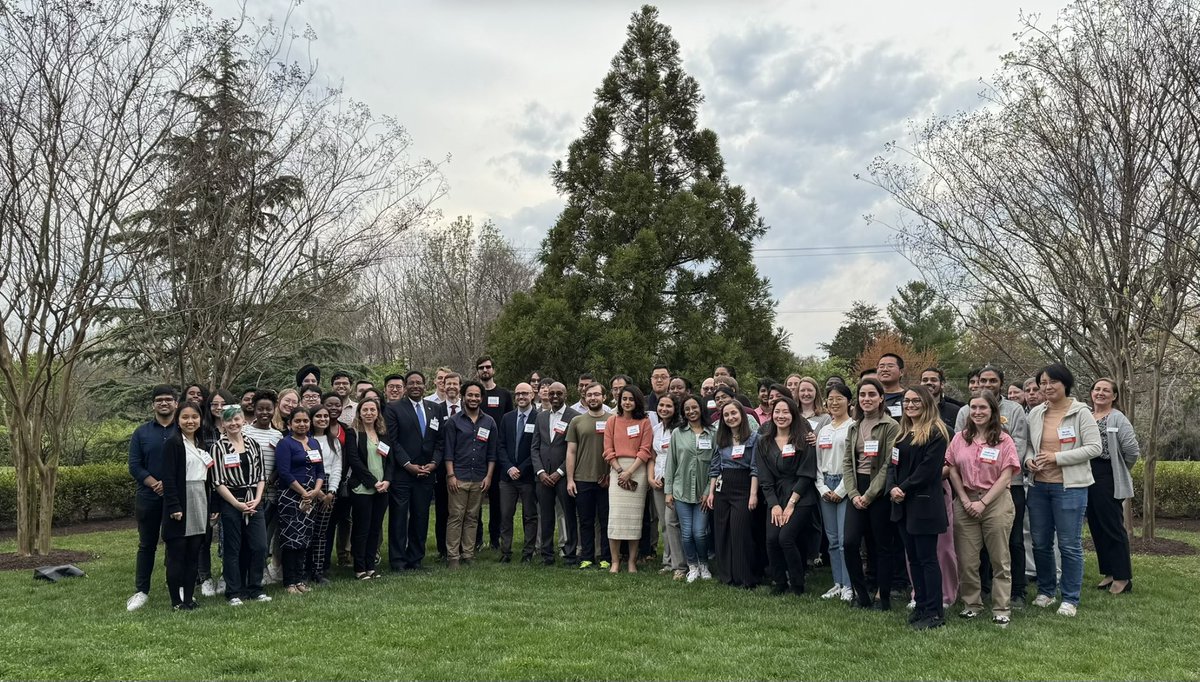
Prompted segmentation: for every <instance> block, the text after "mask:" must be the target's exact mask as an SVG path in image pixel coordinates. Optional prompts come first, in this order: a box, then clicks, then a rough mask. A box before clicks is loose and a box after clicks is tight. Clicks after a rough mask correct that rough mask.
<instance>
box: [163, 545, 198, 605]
mask: <svg viewBox="0 0 1200 682" xmlns="http://www.w3.org/2000/svg"><path fill="white" fill-rule="evenodd" d="M165 542H166V545H167V592H168V593H169V594H170V596H171V606H178V605H180V604H188V603H191V602H192V601H194V597H195V594H196V575H197V574H198V573H199V572H200V547H201V546H202V545H203V544H204V534H203V533H201V534H199V535H188V536H185V537H180V538H171V539H170V540H166V541H165ZM180 590H182V591H183V596H182V597H181V596H180V595H179V592H180Z"/></svg>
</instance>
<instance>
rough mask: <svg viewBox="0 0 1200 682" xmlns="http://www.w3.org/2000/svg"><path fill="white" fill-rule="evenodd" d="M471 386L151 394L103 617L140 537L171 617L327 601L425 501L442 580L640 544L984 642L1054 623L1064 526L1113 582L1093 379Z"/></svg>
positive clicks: (400, 534) (1113, 391)
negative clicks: (293, 600) (338, 579)
mask: <svg viewBox="0 0 1200 682" xmlns="http://www.w3.org/2000/svg"><path fill="white" fill-rule="evenodd" d="M495 372H496V368H495V364H494V362H493V360H492V359H491V358H490V357H487V356H484V357H481V358H479V360H478V361H477V362H476V366H475V372H474V374H473V376H472V377H471V378H464V377H463V376H462V375H460V374H459V373H457V372H455V371H454V370H452V369H450V368H447V367H440V368H438V369H437V371H436V373H435V374H434V380H433V384H434V386H433V388H434V390H433V391H432V392H428V388H429V387H428V386H427V383H426V376H425V374H424V373H423V372H420V371H417V370H413V371H410V372H408V373H406V374H404V375H399V374H396V375H391V376H388V377H386V378H385V379H384V382H383V387H382V392H381V390H380V389H379V388H376V387H375V385H374V384H372V383H371V382H369V381H361V380H360V381H358V382H355V381H353V377H351V376H350V375H349V374H347V373H345V372H338V373H336V374H334V375H333V377H332V378H331V380H330V383H329V390H327V391H326V390H324V389H323V388H322V375H321V370H320V368H318V367H316V366H313V365H308V366H306V367H303V368H301V369H300V371H299V372H298V373H297V375H296V386H295V387H288V388H285V389H283V390H281V391H278V392H276V391H273V390H268V389H261V388H252V389H247V390H245V391H243V392H242V393H241V397H240V399H238V398H236V397H235V396H234V395H233V394H231V393H230V392H228V391H227V390H217V391H215V392H212V393H211V394H210V393H209V392H208V390H206V388H205V387H203V386H200V385H195V384H194V385H190V386H186V387H184V389H183V391H182V392H180V391H178V390H177V389H176V388H175V387H173V386H168V385H162V386H158V387H156V388H155V389H154V391H153V405H152V407H153V418H152V419H151V420H150V421H148V422H147V423H146V424H144V425H142V426H140V427H139V428H138V429H137V430H136V431H135V433H134V434H133V438H132V440H131V442H130V452H129V471H130V474H131V475H132V476H133V478H134V479H135V480H136V481H137V488H138V489H137V498H136V517H137V523H138V530H139V542H138V556H137V569H136V576H135V589H136V591H135V593H134V595H133V596H132V597H130V598H129V600H128V602H127V608H128V609H129V610H130V611H133V610H136V609H138V608H141V607H142V606H143V605H145V604H146V602H147V600H148V598H149V595H150V579H151V574H152V571H153V567H154V559H155V553H156V550H157V546H158V542H159V539H160V537H161V539H162V540H163V541H164V542H165V545H166V566H167V571H166V573H167V576H166V582H167V588H168V594H169V597H170V601H171V604H172V606H173V608H175V609H177V610H180V611H188V610H192V609H194V608H196V606H197V601H196V599H195V591H196V589H197V587H199V589H200V591H201V594H203V595H205V596H214V595H216V594H218V593H223V595H224V598H225V599H226V600H227V602H228V603H229V604H230V605H233V606H240V605H242V604H244V603H245V602H247V601H270V600H271V597H270V596H269V595H267V593H266V592H265V591H264V585H267V584H269V583H271V582H276V581H278V582H280V583H282V586H283V588H284V590H285V592H286V593H288V594H292V595H301V594H304V593H306V592H308V591H309V590H311V589H313V588H314V587H317V586H320V585H323V584H325V583H327V582H328V581H329V579H330V573H331V566H332V565H333V564H334V561H335V559H336V561H337V562H338V563H340V564H342V565H345V566H349V567H352V570H353V575H354V577H355V578H356V579H358V580H372V579H375V578H378V577H381V576H382V575H383V572H384V571H383V568H382V567H381V559H382V557H383V556H386V558H387V569H389V571H390V572H393V573H395V572H404V571H417V570H422V569H423V568H424V566H425V554H426V543H427V540H428V534H429V527H430V525H431V524H430V508H431V507H432V508H433V519H432V521H433V523H432V525H433V527H434V534H435V537H436V546H437V551H438V560H439V561H441V562H444V563H445V565H446V566H448V567H449V568H450V569H462V568H464V567H466V566H469V565H470V564H471V563H472V562H473V561H475V560H476V558H477V556H479V555H478V553H479V552H480V551H481V549H482V548H483V546H484V545H485V543H486V544H487V545H488V546H489V547H491V548H492V549H493V550H495V551H496V552H497V553H498V556H499V561H500V562H501V563H510V562H513V561H520V562H522V563H538V564H542V565H545V566H553V565H555V564H556V563H559V562H560V561H561V563H562V564H564V565H566V566H570V567H577V568H578V569H581V570H587V569H593V568H598V569H603V570H607V571H609V572H611V573H618V572H620V570H621V568H622V566H624V567H625V570H626V571H628V572H636V571H637V570H638V564H639V563H642V565H643V566H645V562H646V561H648V560H649V561H653V562H657V561H659V559H660V557H659V554H658V548H659V545H660V541H661V549H662V552H661V566H660V567H659V571H660V572H661V573H663V574H666V575H670V576H671V577H673V578H674V579H675V580H678V581H680V582H684V583H693V582H695V581H698V580H700V581H703V580H711V579H713V578H714V577H715V579H716V580H718V581H720V582H722V583H725V584H728V585H732V586H738V587H742V588H748V589H753V588H755V587H757V586H759V585H760V584H764V583H766V584H769V585H770V586H771V590H772V592H773V593H775V594H780V595H783V594H787V593H794V594H803V593H805V591H806V589H807V585H808V580H807V577H808V574H810V573H811V572H812V571H813V570H815V567H823V566H828V567H829V570H830V572H831V573H832V579H833V585H832V587H831V588H830V589H829V590H828V591H826V592H825V593H823V594H822V595H821V598H823V599H834V600H841V601H844V602H847V604H848V605H849V606H851V607H859V608H873V609H877V610H889V609H891V608H892V607H893V600H894V599H899V600H900V601H901V603H903V602H904V601H907V602H908V607H909V609H910V610H911V614H910V616H909V623H910V624H911V625H912V627H914V628H916V629H922V630H923V629H929V628H936V627H940V626H942V625H943V624H944V623H945V618H946V610H947V609H948V608H950V607H951V606H952V605H954V604H955V603H957V602H959V601H961V610H960V611H958V616H959V617H961V618H964V619H971V618H976V617H978V616H980V615H982V614H984V613H985V608H987V607H986V605H985V600H988V601H990V609H991V620H992V622H993V623H995V624H996V625H998V626H1001V627H1003V626H1007V625H1009V623H1010V622H1011V618H1012V612H1013V609H1020V608H1023V607H1024V606H1025V604H1026V600H1027V586H1028V585H1029V584H1030V582H1029V581H1030V579H1032V581H1033V582H1032V584H1033V585H1034V586H1035V587H1036V591H1035V592H1034V594H1033V601H1032V603H1033V604H1034V605H1035V606H1038V607H1050V606H1052V605H1053V604H1055V603H1058V604H1059V607H1058V613H1059V614H1060V615H1063V616H1074V615H1075V614H1076V612H1077V609H1078V607H1079V602H1080V596H1081V592H1082V582H1083V545H1082V533H1083V523H1084V521H1085V519H1086V521H1087V523H1088V525H1089V528H1090V531H1091V535H1092V538H1093V541H1094V544H1095V548H1096V554H1097V558H1098V563H1099V569H1100V573H1101V574H1102V576H1103V578H1102V580H1101V582H1100V584H1098V585H1097V586H1096V587H1097V588H1099V589H1101V590H1105V591H1107V592H1108V593H1110V594H1114V595H1115V594H1122V593H1125V592H1129V591H1131V590H1132V589H1133V583H1132V580H1133V575H1132V569H1131V565H1130V556H1129V539H1128V536H1127V534H1126V530H1125V526H1124V523H1123V510H1122V502H1123V500H1125V499H1128V498H1130V497H1132V495H1133V486H1132V479H1131V476H1130V468H1131V467H1132V465H1133V463H1134V462H1135V461H1136V459H1137V457H1138V443H1137V438H1136V436H1135V434H1134V432H1133V428H1132V426H1131V425H1130V423H1129V420H1128V419H1126V418H1125V416H1124V415H1123V414H1122V413H1121V412H1120V410H1119V409H1118V405H1119V399H1120V396H1119V394H1118V386H1117V384H1116V383H1115V382H1114V381H1112V380H1110V379H1106V378H1101V379H1098V380H1096V381H1095V382H1094V383H1093V385H1092V387H1091V392H1090V399H1091V405H1090V406H1089V405H1088V404H1086V403H1084V402H1082V401H1080V400H1077V399H1075V398H1074V397H1072V391H1073V390H1074V389H1075V379H1074V376H1073V375H1072V374H1071V372H1070V370H1068V369H1067V368H1066V367H1065V366H1063V365H1061V364H1051V365H1048V366H1047V367H1045V368H1044V369H1042V370H1040V371H1039V372H1038V373H1037V374H1036V375H1035V376H1034V377H1031V378H1029V379H1028V380H1026V381H1024V382H1022V383H1013V384H1005V377H1004V372H1003V371H1002V370H1001V369H1000V368H998V367H995V366H991V365H987V366H984V367H982V368H980V369H978V370H975V371H972V372H971V374H970V377H969V386H968V390H969V393H970V397H969V401H968V403H966V404H963V403H961V402H958V401H956V400H954V399H953V398H952V397H950V396H948V395H947V394H946V391H945V388H946V386H945V375H944V373H943V372H942V370H941V369H939V368H927V369H925V370H924V371H922V372H921V373H920V374H919V377H920V381H919V383H914V384H912V385H908V386H905V385H904V383H903V377H904V374H905V363H904V359H903V358H901V357H899V356H898V355H895V354H891V353H889V354H885V355H884V356H882V357H881V358H879V361H878V363H877V366H876V367H874V368H872V369H870V370H867V371H864V372H862V374H861V375H860V376H859V377H858V380H857V382H856V383H855V384H854V385H851V384H850V383H848V382H847V380H846V378H844V377H840V376H832V377H828V378H826V379H825V381H824V382H823V383H822V382H819V381H818V380H816V379H814V378H812V377H805V376H800V375H792V376H789V377H787V378H786V379H785V380H784V381H783V382H782V383H780V382H776V381H775V380H773V379H762V380H760V381H758V383H757V385H756V386H755V388H756V394H757V395H756V398H757V399H756V400H751V398H749V397H748V396H746V395H744V393H743V389H742V387H741V386H740V384H739V383H738V381H737V372H736V370H735V369H734V368H733V367H729V366H725V365H721V366H718V367H717V368H716V369H715V370H714V372H713V375H712V376H711V377H708V378H705V379H704V380H703V381H701V382H699V389H698V390H697V391H693V385H694V384H693V383H692V382H691V381H690V380H689V379H687V378H685V377H683V376H679V375H675V374H672V373H671V371H670V369H669V368H668V367H666V366H663V365H658V366H655V368H654V370H653V372H652V373H651V374H650V376H649V377H648V389H649V390H647V391H646V392H645V393H643V391H642V389H641V388H640V387H639V386H638V385H637V383H636V382H635V380H634V379H633V378H631V377H628V376H625V375H618V376H616V377H613V378H612V380H611V381H610V383H609V385H608V386H607V387H606V386H604V385H602V384H601V383H599V382H597V381H596V380H595V377H593V376H592V375H590V374H582V375H580V376H579V377H577V378H576V379H577V380H576V383H575V389H576V392H577V395H578V401H577V402H575V403H574V404H573V405H567V401H568V399H569V398H568V388H567V386H566V384H565V383H564V382H563V381H561V380H558V379H555V378H551V377H546V376H542V375H541V374H540V373H538V372H534V373H533V374H532V375H531V376H530V378H529V380H528V381H525V382H521V383H518V384H517V385H516V386H515V387H513V389H512V390H511V391H510V390H508V389H506V388H503V387H500V386H498V385H497V384H496V382H495V380H494V377H495ZM606 396H609V397H610V398H611V400H606ZM518 503H519V505H520V507H521V517H520V518H521V523H522V526H523V531H524V532H523V543H521V544H520V545H519V546H518V547H515V548H514V546H513V545H514V530H515V523H516V510H517V506H518ZM485 506H486V507H487V509H488V513H487V523H486V528H485V524H484V523H483V522H482V521H481V519H482V517H483V514H482V510H483V508H484V507H485ZM385 520H386V522H387V534H386V536H387V543H386V546H385V545H384V543H383V537H384V532H383V529H384V522H385ZM214 531H215V532H214ZM556 535H557V539H556ZM1027 537H1028V539H1029V541H1030V542H1029V543H1028V546H1027V542H1026V539H1027ZM214 545H215V546H216V547H217V548H218V556H219V557H220V559H221V567H222V569H223V570H222V575H221V577H220V578H217V579H214V576H213V571H212V551H213V547H214ZM335 553H336V556H335Z"/></svg>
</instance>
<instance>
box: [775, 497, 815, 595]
mask: <svg viewBox="0 0 1200 682" xmlns="http://www.w3.org/2000/svg"><path fill="white" fill-rule="evenodd" d="M815 510H816V505H805V506H803V507H796V508H795V510H794V511H793V512H792V517H791V518H790V519H788V522H787V523H785V524H783V526H782V527H780V526H776V525H775V524H773V523H771V516H770V512H769V511H768V513H767V523H766V541H767V557H768V560H769V563H768V564H767V565H768V567H769V569H770V571H771V578H772V579H773V580H774V581H775V584H776V585H777V586H779V587H791V589H792V591H793V592H796V593H797V594H799V593H802V592H804V571H805V569H806V568H807V564H808V559H809V558H810V557H811V556H812V555H811V554H810V553H809V552H810V550H811V548H812V540H811V537H810V536H811V535H812V520H813V516H814V515H815V513H816V511H815Z"/></svg>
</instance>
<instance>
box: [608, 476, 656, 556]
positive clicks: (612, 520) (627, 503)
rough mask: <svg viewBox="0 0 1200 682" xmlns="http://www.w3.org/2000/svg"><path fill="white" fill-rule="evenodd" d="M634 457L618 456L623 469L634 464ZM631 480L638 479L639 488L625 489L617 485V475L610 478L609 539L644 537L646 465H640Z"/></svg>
mask: <svg viewBox="0 0 1200 682" xmlns="http://www.w3.org/2000/svg"><path fill="white" fill-rule="evenodd" d="M636 461H637V459H636V458H634V457H618V458H617V463H618V464H620V465H621V468H622V469H628V468H629V467H631V466H633V463H634V462H636ZM631 480H634V481H637V484H638V486H637V490H632V491H631V490H625V489H624V488H622V487H621V486H619V485H617V477H616V475H615V474H614V475H612V476H610V477H609V479H608V539H609V540H640V539H641V537H642V513H643V512H645V510H646V491H647V490H649V489H650V485H649V483H647V482H646V467H644V466H641V467H638V470H637V471H635V472H633V478H632V479H631Z"/></svg>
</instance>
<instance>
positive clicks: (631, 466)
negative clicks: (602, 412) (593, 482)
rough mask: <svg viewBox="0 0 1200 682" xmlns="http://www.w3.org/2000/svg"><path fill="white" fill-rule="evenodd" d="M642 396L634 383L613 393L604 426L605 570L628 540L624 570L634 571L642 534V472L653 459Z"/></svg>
mask: <svg viewBox="0 0 1200 682" xmlns="http://www.w3.org/2000/svg"><path fill="white" fill-rule="evenodd" d="M645 405H646V403H645V398H644V397H643V396H642V392H641V390H640V389H639V388H638V387H637V386H633V385H627V386H625V387H624V388H622V389H621V390H620V392H619V393H618V396H617V413H616V414H615V415H613V416H612V417H610V418H609V420H608V426H607V428H605V430H604V461H605V462H606V463H608V466H609V468H610V469H611V470H612V473H611V474H609V476H610V478H609V480H610V481H612V482H613V483H615V484H616V485H609V486H608V551H609V554H610V555H612V566H611V567H610V568H609V569H608V571H609V573H616V572H618V571H619V570H620V568H621V561H620V557H621V543H622V542H626V541H627V542H628V543H629V544H628V549H629V560H628V568H627V570H628V571H629V572H630V573H637V541H638V540H640V539H641V537H642V513H643V512H644V510H645V509H646V490H647V489H648V488H649V485H648V484H647V476H646V472H647V470H648V468H649V467H651V466H652V465H650V462H651V461H652V459H653V454H652V452H651V451H652V449H653V447H654V427H653V426H652V425H651V424H650V419H649V418H647V417H646V407H645Z"/></svg>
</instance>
